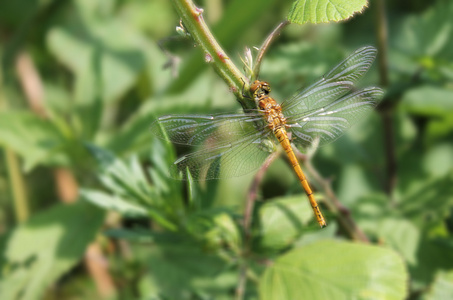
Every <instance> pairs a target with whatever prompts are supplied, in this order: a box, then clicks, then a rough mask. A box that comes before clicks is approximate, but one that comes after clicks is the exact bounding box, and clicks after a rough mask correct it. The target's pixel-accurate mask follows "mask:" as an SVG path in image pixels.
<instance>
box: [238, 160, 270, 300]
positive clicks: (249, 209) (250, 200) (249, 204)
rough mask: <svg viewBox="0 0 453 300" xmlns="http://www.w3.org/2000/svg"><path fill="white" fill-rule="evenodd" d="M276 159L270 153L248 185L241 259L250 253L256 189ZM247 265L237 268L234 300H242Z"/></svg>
mask: <svg viewBox="0 0 453 300" xmlns="http://www.w3.org/2000/svg"><path fill="white" fill-rule="evenodd" d="M277 157H278V152H274V153H272V154H271V155H270V156H269V157H268V158H267V159H266V161H265V162H264V164H263V165H262V166H261V168H260V169H259V170H258V172H257V173H256V175H255V177H254V178H253V181H252V184H251V185H250V188H249V191H248V193H247V200H246V202H245V211H244V220H243V222H244V223H243V226H244V235H245V242H244V248H243V258H245V257H246V256H247V255H248V253H249V251H250V242H251V237H252V234H251V231H250V226H251V220H252V214H253V206H254V204H255V200H256V198H257V195H258V188H259V186H260V184H261V182H262V181H263V178H264V174H266V170H267V169H268V168H269V166H270V165H271V164H272V162H273V161H274V160H275V158H277ZM248 273H249V272H248V264H247V262H246V260H245V259H244V260H242V262H241V263H240V267H239V281H238V285H237V288H236V300H242V299H243V298H244V293H245V288H246V284H247V274H248Z"/></svg>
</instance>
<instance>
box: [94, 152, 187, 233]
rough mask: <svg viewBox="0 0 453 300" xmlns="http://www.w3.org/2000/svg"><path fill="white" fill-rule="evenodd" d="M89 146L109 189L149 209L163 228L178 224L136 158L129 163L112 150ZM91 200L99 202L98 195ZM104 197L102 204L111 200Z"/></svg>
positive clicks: (172, 228)
mask: <svg viewBox="0 0 453 300" xmlns="http://www.w3.org/2000/svg"><path fill="white" fill-rule="evenodd" d="M87 147H88V149H89V150H90V151H91V153H92V154H93V156H94V157H95V158H96V160H97V161H98V163H99V164H100V166H101V171H100V174H99V179H100V180H101V182H102V183H103V184H104V186H105V187H106V188H108V189H110V190H111V191H112V192H113V194H114V195H115V196H116V197H118V198H120V199H124V201H126V202H130V204H131V205H132V206H136V207H142V208H144V209H146V210H147V212H148V214H149V215H150V216H151V217H152V218H153V219H154V220H155V221H156V222H158V223H159V224H160V225H162V226H163V227H165V228H167V229H169V230H176V225H175V224H174V222H173V221H171V220H170V219H171V217H170V216H169V214H167V211H166V210H165V209H164V207H165V206H166V205H168V203H166V200H167V201H168V200H169V199H163V198H162V197H161V195H159V194H158V193H157V192H156V189H155V188H154V187H153V186H151V185H150V184H149V183H148V182H147V180H146V176H145V174H144V172H143V170H142V167H141V166H140V164H139V162H138V160H137V158H136V157H133V158H131V160H130V162H129V164H126V163H124V162H123V161H122V160H120V159H118V158H116V157H115V156H114V155H113V154H112V153H110V152H109V151H106V150H104V149H101V148H99V147H96V146H94V145H87ZM92 200H93V201H96V202H97V203H98V204H100V202H99V201H97V200H99V198H97V199H92ZM102 200H103V204H106V203H107V202H106V201H107V200H108V199H107V198H105V197H104V198H102ZM110 200H111V199H110ZM111 204H112V203H110V204H109V205H111ZM111 208H113V206H112V207H111ZM116 208H118V207H116ZM172 209H173V210H175V211H177V212H178V207H172ZM175 214H177V213H175Z"/></svg>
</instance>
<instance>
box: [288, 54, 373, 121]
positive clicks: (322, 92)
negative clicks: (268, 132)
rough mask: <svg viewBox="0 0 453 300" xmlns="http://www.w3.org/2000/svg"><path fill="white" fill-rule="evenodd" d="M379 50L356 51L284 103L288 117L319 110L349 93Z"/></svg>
mask: <svg viewBox="0 0 453 300" xmlns="http://www.w3.org/2000/svg"><path fill="white" fill-rule="evenodd" d="M376 53H377V50H376V49H375V48H374V47H371V46H367V47H363V48H360V49H357V50H356V51H354V52H353V53H352V54H351V55H350V56H348V57H347V58H346V59H345V60H343V61H342V62H341V63H339V64H338V65H337V66H336V67H334V68H333V69H332V70H331V71H330V72H328V73H327V74H325V75H324V76H323V77H322V78H321V79H320V80H318V81H317V82H315V83H314V84H312V85H311V86H309V87H308V88H306V89H304V90H302V91H300V92H298V93H296V94H295V95H294V96H293V97H292V98H290V99H288V100H286V101H285V102H283V103H282V109H283V110H284V112H285V115H286V116H287V117H290V116H293V115H298V114H302V113H304V112H306V111H312V110H317V109H319V108H321V107H324V106H326V105H328V104H329V103H331V102H333V101H335V100H336V99H338V98H339V97H341V96H343V95H345V94H346V93H348V92H349V91H350V90H351V89H352V88H353V85H354V83H355V82H356V81H357V80H359V79H360V78H361V77H362V76H363V75H364V74H365V73H366V72H367V71H368V69H369V68H370V66H371V64H372V63H373V60H374V58H375V57H376Z"/></svg>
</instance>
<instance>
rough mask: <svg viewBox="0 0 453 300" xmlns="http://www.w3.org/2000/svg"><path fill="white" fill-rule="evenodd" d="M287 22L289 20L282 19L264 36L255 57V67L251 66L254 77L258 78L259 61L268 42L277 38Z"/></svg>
mask: <svg viewBox="0 0 453 300" xmlns="http://www.w3.org/2000/svg"><path fill="white" fill-rule="evenodd" d="M288 24H289V21H287V20H286V21H283V22H281V23H280V24H279V25H278V26H277V27H276V28H275V29H274V30H273V31H272V32H271V34H270V35H269V36H268V37H267V38H266V40H265V41H264V43H263V45H261V48H260V51H259V53H258V55H257V57H256V60H255V67H254V68H253V76H254V79H256V78H258V75H259V73H260V67H261V61H262V59H263V57H264V54H266V52H267V49H269V46H270V44H271V43H272V42H273V41H274V40H275V39H276V38H277V36H279V35H280V32H281V31H282V29H283V28H285V27H286V26H287V25H288Z"/></svg>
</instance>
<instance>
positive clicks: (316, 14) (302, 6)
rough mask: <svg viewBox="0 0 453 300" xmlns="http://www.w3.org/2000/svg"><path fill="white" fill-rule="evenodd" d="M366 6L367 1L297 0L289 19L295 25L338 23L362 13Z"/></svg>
mask: <svg viewBox="0 0 453 300" xmlns="http://www.w3.org/2000/svg"><path fill="white" fill-rule="evenodd" d="M366 5H367V1H366V0H352V1H346V0H296V1H294V3H293V6H292V7H291V10H290V11H289V14H288V17H287V19H288V21H290V22H291V23H295V24H305V23H313V24H317V23H327V22H330V21H335V22H338V21H341V20H346V19H349V18H350V17H352V16H353V15H354V14H355V13H357V12H361V11H362V10H363V9H364V8H365V6H366Z"/></svg>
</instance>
